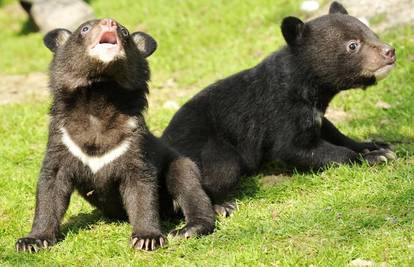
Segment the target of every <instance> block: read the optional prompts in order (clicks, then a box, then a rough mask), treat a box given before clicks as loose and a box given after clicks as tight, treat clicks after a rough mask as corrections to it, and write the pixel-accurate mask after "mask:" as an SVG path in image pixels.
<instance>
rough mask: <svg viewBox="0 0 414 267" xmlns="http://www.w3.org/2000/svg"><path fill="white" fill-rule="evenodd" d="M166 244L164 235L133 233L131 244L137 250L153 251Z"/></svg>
mask: <svg viewBox="0 0 414 267" xmlns="http://www.w3.org/2000/svg"><path fill="white" fill-rule="evenodd" d="M165 244H166V239H165V237H164V236H162V235H154V236H139V235H132V238H131V246H132V248H133V249H136V250H145V251H153V250H156V249H157V248H162V247H164V246H165Z"/></svg>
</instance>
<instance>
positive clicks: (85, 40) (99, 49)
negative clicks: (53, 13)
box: [43, 18, 157, 90]
mask: <svg viewBox="0 0 414 267" xmlns="http://www.w3.org/2000/svg"><path fill="white" fill-rule="evenodd" d="M43 40H44V43H45V45H46V46H47V47H48V48H49V49H50V50H51V51H52V52H53V53H54V57H53V61H52V64H51V66H50V69H51V85H52V87H58V88H59V89H69V90H73V89H76V88H78V87H86V86H89V85H91V84H93V82H99V81H106V80H110V81H115V82H117V83H119V84H120V85H122V86H124V87H126V88H129V89H134V88H135V87H136V86H137V84H139V82H140V81H141V82H146V81H147V80H148V79H149V68H148V64H147V62H146V60H145V58H146V57H148V56H150V55H151V54H152V53H153V52H154V51H155V49H156V48H157V43H156V41H155V40H154V39H153V38H152V37H151V36H149V35H148V34H146V33H143V32H134V33H129V31H128V30H127V29H126V28H125V27H124V26H122V25H121V24H119V23H118V22H116V21H115V20H113V19H109V18H106V19H97V20H91V21H87V22H85V23H83V24H82V25H80V26H79V28H78V29H77V30H75V31H74V32H73V33H72V32H70V31H69V30H66V29H55V30H53V31H51V32H49V33H47V34H46V36H45V37H44V39H43Z"/></svg>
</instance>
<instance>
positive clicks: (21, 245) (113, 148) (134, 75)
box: [16, 19, 215, 252]
mask: <svg viewBox="0 0 414 267" xmlns="http://www.w3.org/2000/svg"><path fill="white" fill-rule="evenodd" d="M44 42H45V44H46V46H47V47H48V48H49V49H50V50H52V51H53V52H54V57H53V61H52V63H51V66H50V87H51V90H52V93H53V104H52V108H51V112H50V113H51V122H50V127H49V141H48V144H47V151H46V156H45V159H44V161H43V166H42V169H41V173H40V178H39V182H38V186H37V193H36V210H35V217H34V222H33V226H32V231H31V232H30V234H29V235H28V236H27V237H24V238H21V239H19V240H18V241H17V243H16V249H17V250H18V251H30V252H35V251H38V250H39V249H41V248H46V247H48V246H50V245H53V244H54V243H56V241H57V234H58V231H59V224H60V221H61V219H62V217H63V215H64V213H65V211H66V209H67V207H68V205H69V199H70V196H71V194H72V192H73V190H74V189H77V190H78V191H79V193H80V194H81V195H82V196H83V197H84V198H85V199H86V200H87V201H88V202H90V203H91V204H92V205H94V206H96V207H97V208H99V209H100V210H101V211H102V213H103V214H104V215H106V216H108V217H110V218H115V219H124V218H125V219H126V218H127V219H129V222H130V223H131V225H132V230H133V232H132V247H133V248H135V249H144V250H153V249H155V248H157V247H162V246H163V245H164V243H165V238H164V237H163V235H162V232H161V227H160V213H161V215H172V214H173V212H174V210H173V206H174V207H176V206H178V207H180V208H181V211H182V213H183V215H184V217H185V220H186V226H185V227H184V228H183V229H179V230H176V231H175V234H179V235H183V236H185V237H189V236H192V235H200V234H208V233H210V232H212V231H213V229H214V219H215V218H214V217H215V216H214V211H213V207H212V206H211V203H210V200H209V198H208V196H207V195H206V193H205V192H204V191H203V189H202V186H201V178H200V172H199V169H198V168H197V166H196V165H195V163H193V162H192V161H191V160H190V159H188V158H185V157H181V156H180V155H179V154H178V153H177V152H175V151H174V150H173V149H172V148H170V147H168V146H167V145H165V144H164V143H162V141H161V140H159V139H157V138H156V137H154V136H153V135H152V134H151V133H150V131H149V130H148V128H147V126H146V124H145V120H144V117H143V111H144V110H145V108H146V107H147V99H146V94H147V93H148V86H147V81H148V80H149V77H150V72H149V68H148V63H147V61H146V60H145V58H146V57H148V56H149V55H150V54H152V53H153V52H154V50H155V49H156V42H155V40H154V39H153V38H152V37H150V36H149V35H147V34H145V33H142V32H135V33H132V34H130V33H129V32H128V30H127V29H126V28H124V27H123V26H122V25H120V24H119V23H117V22H116V21H114V20H111V19H101V20H93V21H88V22H86V23H84V24H83V25H81V26H80V27H79V28H78V29H77V30H76V31H75V32H73V33H71V32H69V31H67V30H64V29H57V30H54V31H51V32H50V33H48V34H47V35H46V36H45V38H44ZM173 202H174V203H173ZM173 204H174V205H173Z"/></svg>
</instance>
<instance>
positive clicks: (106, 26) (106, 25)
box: [99, 19, 116, 30]
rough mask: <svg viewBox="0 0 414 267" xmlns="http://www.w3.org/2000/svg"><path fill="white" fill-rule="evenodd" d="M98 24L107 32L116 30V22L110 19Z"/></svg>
mask: <svg viewBox="0 0 414 267" xmlns="http://www.w3.org/2000/svg"><path fill="white" fill-rule="evenodd" d="M99 24H100V25H101V26H102V28H104V29H107V30H114V29H116V22H115V21H114V20H112V19H102V20H101V21H100V22H99Z"/></svg>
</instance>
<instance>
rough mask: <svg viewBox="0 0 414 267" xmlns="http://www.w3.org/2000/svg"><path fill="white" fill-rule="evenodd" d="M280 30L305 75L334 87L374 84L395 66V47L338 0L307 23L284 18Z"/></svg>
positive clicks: (348, 87) (321, 83) (296, 19)
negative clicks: (385, 41)
mask: <svg viewBox="0 0 414 267" xmlns="http://www.w3.org/2000/svg"><path fill="white" fill-rule="evenodd" d="M282 33H283V36H284V38H285V40H286V42H287V44H288V49H289V50H290V51H291V53H292V55H293V58H295V60H296V61H297V62H298V63H299V64H298V66H300V69H301V70H302V71H304V72H305V75H306V76H307V77H308V78H310V79H312V78H313V82H316V83H318V84H319V85H321V86H324V87H327V88H330V89H333V90H336V91H340V90H346V89H350V88H358V87H363V88H365V87H367V86H370V85H373V84H375V83H376V81H377V80H380V79H382V78H384V77H385V76H386V75H387V74H388V73H389V72H390V71H391V70H392V69H393V68H394V66H395V62H396V54H395V49H394V48H392V47H391V46H389V45H387V44H385V43H384V42H381V41H380V40H379V38H378V36H377V35H376V34H375V33H374V32H373V31H372V30H370V29H369V28H368V27H367V26H366V25H365V24H363V23H362V22H361V21H360V20H358V19H357V18H355V17H352V16H350V15H348V12H347V11H346V9H345V8H344V7H343V6H342V5H341V4H339V3H338V2H333V3H332V4H331V6H330V9H329V14H328V15H325V16H321V17H318V18H316V19H314V20H311V21H309V22H307V23H304V22H302V21H301V20H300V19H298V18H296V17H287V18H285V19H284V20H283V22H282Z"/></svg>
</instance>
